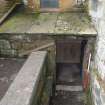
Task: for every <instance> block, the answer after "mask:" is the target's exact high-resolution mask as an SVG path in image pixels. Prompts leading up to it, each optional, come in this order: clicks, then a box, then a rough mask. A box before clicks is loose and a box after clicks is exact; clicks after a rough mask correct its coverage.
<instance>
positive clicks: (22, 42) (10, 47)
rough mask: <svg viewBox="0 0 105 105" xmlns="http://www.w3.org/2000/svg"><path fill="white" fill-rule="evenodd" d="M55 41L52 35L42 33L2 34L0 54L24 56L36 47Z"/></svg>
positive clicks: (0, 37)
mask: <svg viewBox="0 0 105 105" xmlns="http://www.w3.org/2000/svg"><path fill="white" fill-rule="evenodd" d="M53 42H54V40H53V39H52V38H51V37H47V36H42V35H41V36H40V35H1V36H0V55H1V56H3V55H4V56H24V55H28V54H30V53H31V52H32V50H34V49H36V48H39V47H41V46H44V45H47V44H49V43H53ZM48 50H49V49H48ZM25 53H26V54H25Z"/></svg>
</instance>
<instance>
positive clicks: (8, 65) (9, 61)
mask: <svg viewBox="0 0 105 105" xmlns="http://www.w3.org/2000/svg"><path fill="white" fill-rule="evenodd" d="M24 61H25V59H17V58H16V59H15V58H0V100H1V99H2V97H3V96H4V95H5V93H6V91H7V90H8V88H9V86H10V85H11V83H12V81H13V80H14V79H15V77H16V75H17V73H18V72H19V70H20V68H21V67H22V65H23V63H24Z"/></svg>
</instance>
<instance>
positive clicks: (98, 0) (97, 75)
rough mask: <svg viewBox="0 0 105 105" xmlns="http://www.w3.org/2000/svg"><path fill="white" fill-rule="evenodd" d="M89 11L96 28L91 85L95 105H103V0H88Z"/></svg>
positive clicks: (104, 51) (104, 59)
mask: <svg viewBox="0 0 105 105" xmlns="http://www.w3.org/2000/svg"><path fill="white" fill-rule="evenodd" d="M89 2H90V4H89V8H90V10H89V12H90V15H91V17H92V20H93V23H94V25H95V27H96V29H97V32H98V36H97V40H96V46H95V57H94V63H93V65H92V66H93V67H92V71H91V87H92V95H93V102H94V104H95V105H105V1H104V0H90V1H89Z"/></svg>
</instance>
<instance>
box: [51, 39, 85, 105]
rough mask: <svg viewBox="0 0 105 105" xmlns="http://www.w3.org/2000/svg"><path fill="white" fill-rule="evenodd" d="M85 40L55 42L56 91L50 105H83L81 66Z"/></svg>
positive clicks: (59, 40)
mask: <svg viewBox="0 0 105 105" xmlns="http://www.w3.org/2000/svg"><path fill="white" fill-rule="evenodd" d="M86 44H87V40H82V39H81V40H79V39H58V40H56V89H55V95H54V96H53V97H52V99H51V103H50V105H77V103H78V105H84V96H85V94H84V92H83V86H82V72H83V71H82V68H83V67H82V65H83V58H84V50H85V46H86Z"/></svg>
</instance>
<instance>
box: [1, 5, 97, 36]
mask: <svg viewBox="0 0 105 105" xmlns="http://www.w3.org/2000/svg"><path fill="white" fill-rule="evenodd" d="M0 34H35V35H37V34H47V35H66V34H67V35H76V36H77V35H83V36H96V35H97V32H96V30H95V29H94V27H93V26H92V25H91V21H90V20H89V17H88V15H87V14H85V13H80V12H75V13H72V12H69V13H57V12H56V13H54V12H53V13H34V14H29V13H26V10H25V8H24V7H23V6H22V7H19V8H18V9H17V10H16V11H15V13H13V14H12V15H11V17H9V19H8V20H7V21H6V22H4V24H2V25H1V26H0Z"/></svg>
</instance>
